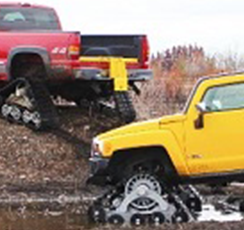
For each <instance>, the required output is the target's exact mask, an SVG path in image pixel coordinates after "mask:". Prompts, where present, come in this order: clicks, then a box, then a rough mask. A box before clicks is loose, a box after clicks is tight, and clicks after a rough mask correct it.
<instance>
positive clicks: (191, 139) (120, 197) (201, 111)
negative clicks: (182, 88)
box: [89, 73, 244, 225]
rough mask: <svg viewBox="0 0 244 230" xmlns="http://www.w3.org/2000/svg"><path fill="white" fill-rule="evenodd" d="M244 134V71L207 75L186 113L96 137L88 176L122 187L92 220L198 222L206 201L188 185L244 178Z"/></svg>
mask: <svg viewBox="0 0 244 230" xmlns="http://www.w3.org/2000/svg"><path fill="white" fill-rule="evenodd" d="M243 136H244V73H235V74H232V75H221V76H214V77H204V78H202V79H200V80H199V81H198V83H197V84H196V86H195V87H194V89H193V91H192V93H191V95H190V97H189V99H188V101H187V103H186V105H185V108H184V109H183V111H182V112H181V113H179V114H176V115H171V116H164V117H160V118H158V119H154V120H149V121H145V122H138V123H133V124H130V125H127V126H124V127H121V128H118V129H115V130H112V131H109V132H107V133H104V134H101V135H98V136H97V137H95V138H94V140H93V143H92V151H91V157H90V165H91V177H90V179H89V181H90V182H91V183H96V184H100V185H108V184H110V185H111V186H112V187H113V188H116V189H114V190H115V191H116V192H115V191H113V192H110V193H109V195H105V196H104V197H103V199H102V201H99V202H95V203H94V205H93V206H92V207H91V209H90V213H89V214H90V217H91V219H92V220H93V221H96V222H103V221H108V222H110V223H119V224H124V223H128V222H129V223H130V224H134V225H140V224H144V223H145V222H146V221H149V223H153V224H155V225H157V224H160V223H163V222H185V221H191V220H193V219H194V213H195V212H196V211H199V210H201V198H200V196H199V195H198V193H197V191H196V190H195V189H194V187H192V186H191V185H189V184H193V183H212V182H215V181H216V182H218V183H220V182H221V183H222V182H231V181H240V180H243V178H244V177H243V176H244V145H243ZM184 184H185V185H184ZM110 196H111V197H112V198H111V197H110ZM108 197H109V198H108ZM104 200H106V201H109V202H108V203H109V204H110V205H107V206H106V205H104ZM95 214H97V215H95Z"/></svg>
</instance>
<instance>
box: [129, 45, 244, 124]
mask: <svg viewBox="0 0 244 230" xmlns="http://www.w3.org/2000/svg"><path fill="white" fill-rule="evenodd" d="M151 67H152V70H153V75H154V78H153V80H151V81H150V82H147V83H145V84H142V85H140V88H141V92H142V93H141V95H140V96H139V97H137V96H134V97H133V100H134V102H135V105H136V110H137V112H138V118H139V120H141V119H148V118H154V117H159V116H162V115H166V114H172V113H176V112H178V111H179V110H180V109H181V108H182V107H183V105H184V103H185V101H186V99H187V97H188V95H189V93H190V91H191V89H192V86H193V85H194V84H195V82H196V81H197V80H198V79H199V78H200V77H202V76H207V75H214V74H219V73H223V72H234V71H237V70H240V69H243V67H244V59H242V58H240V57H238V55H234V54H229V55H227V56H221V55H215V56H212V57H210V56H209V55H206V54H205V52H204V49H203V48H202V47H197V46H191V45H189V46H177V47H173V48H172V49H168V50H166V51H164V52H162V53H158V54H157V55H156V56H153V57H152V59H151Z"/></svg>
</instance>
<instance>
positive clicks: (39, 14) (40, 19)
mask: <svg viewBox="0 0 244 230" xmlns="http://www.w3.org/2000/svg"><path fill="white" fill-rule="evenodd" d="M0 30H1V31H10V30H60V25H59V22H58V19H57V16H56V14H55V13H54V11H53V10H52V9H45V8H32V7H3V8H0Z"/></svg>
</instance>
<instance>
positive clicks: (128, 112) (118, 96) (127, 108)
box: [114, 92, 136, 123]
mask: <svg viewBox="0 0 244 230" xmlns="http://www.w3.org/2000/svg"><path fill="white" fill-rule="evenodd" d="M114 101H115V107H116V111H117V113H118V115H119V117H120V118H121V120H122V121H123V122H125V123H130V122H133V121H134V120H135V119H136V111H135V109H134V106H133V103H132V101H131V98H130V95H129V93H128V92H115V93H114Z"/></svg>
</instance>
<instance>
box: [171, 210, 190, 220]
mask: <svg viewBox="0 0 244 230" xmlns="http://www.w3.org/2000/svg"><path fill="white" fill-rule="evenodd" d="M188 221H189V217H188V215H187V214H186V213H185V212H184V211H183V210H178V211H177V212H176V213H175V214H174V216H173V217H172V222H173V223H185V222H188Z"/></svg>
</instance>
